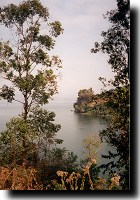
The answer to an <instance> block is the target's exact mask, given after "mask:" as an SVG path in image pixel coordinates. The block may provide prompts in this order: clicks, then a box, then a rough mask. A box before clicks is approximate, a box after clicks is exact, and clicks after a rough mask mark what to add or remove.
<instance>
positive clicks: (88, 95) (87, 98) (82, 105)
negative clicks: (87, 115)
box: [73, 88, 94, 113]
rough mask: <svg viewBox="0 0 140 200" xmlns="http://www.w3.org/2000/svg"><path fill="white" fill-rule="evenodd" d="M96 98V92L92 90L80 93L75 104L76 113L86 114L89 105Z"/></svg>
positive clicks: (84, 90)
mask: <svg viewBox="0 0 140 200" xmlns="http://www.w3.org/2000/svg"><path fill="white" fill-rule="evenodd" d="M93 98H94V92H93V90H92V88H90V89H83V90H80V91H79V92H78V98H77V102H76V103H74V105H73V106H74V109H75V111H76V112H82V113H84V112H86V111H87V110H88V106H87V104H88V103H90V102H92V100H93Z"/></svg>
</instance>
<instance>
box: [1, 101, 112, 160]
mask: <svg viewBox="0 0 140 200" xmlns="http://www.w3.org/2000/svg"><path fill="white" fill-rule="evenodd" d="M72 105H73V103H72V102H69V103H62V102H59V103H57V104H56V102H52V103H51V104H49V105H47V106H45V108H47V109H48V110H49V111H54V112H55V113H56V118H55V122H54V123H59V124H61V130H60V131H59V132H58V133H57V138H59V139H63V140H64V142H63V144H62V146H63V147H66V148H67V149H68V150H70V151H73V152H74V153H75V154H76V155H77V156H78V160H80V159H84V158H85V156H86V154H85V153H84V152H85V148H84V147H83V140H84V139H85V138H87V137H89V136H94V135H97V134H99V131H101V130H103V129H105V128H106V127H107V124H106V122H105V121H103V120H102V119H101V118H99V117H96V116H91V115H90V116H88V115H83V114H78V113H75V112H74V111H73V110H72V109H73V107H72ZM21 112H22V108H21V106H20V105H16V104H8V103H4V104H0V130H3V129H5V124H6V122H7V121H8V120H9V119H10V118H11V117H14V116H17V115H18V114H20V113H21ZM110 149H111V147H109V146H108V145H107V144H106V143H105V142H104V143H103V147H102V149H101V150H100V151H99V163H100V162H103V159H101V158H100V157H101V156H100V155H101V153H106V152H107V151H108V150H110Z"/></svg>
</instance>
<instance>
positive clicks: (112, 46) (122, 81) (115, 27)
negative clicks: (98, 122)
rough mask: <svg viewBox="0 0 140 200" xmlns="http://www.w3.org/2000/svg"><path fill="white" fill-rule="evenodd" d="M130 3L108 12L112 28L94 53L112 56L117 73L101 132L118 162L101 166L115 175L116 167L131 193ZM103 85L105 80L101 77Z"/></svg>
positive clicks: (121, 1) (120, 3) (122, 1)
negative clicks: (112, 149) (108, 118)
mask: <svg viewBox="0 0 140 200" xmlns="http://www.w3.org/2000/svg"><path fill="white" fill-rule="evenodd" d="M129 3H130V2H129V0H127V1H126V0H117V7H118V8H117V9H116V10H112V11H110V12H107V15H106V16H105V17H107V16H108V19H109V21H110V22H111V23H112V27H111V28H110V29H108V31H106V32H104V31H103V32H102V36H103V38H104V40H103V42H101V44H99V43H98V42H96V43H95V47H94V48H93V49H92V50H91V51H92V52H94V53H96V52H98V51H102V52H103V53H107V54H108V55H109V60H108V63H109V64H110V65H111V68H112V69H113V71H114V72H115V76H114V80H113V81H108V84H111V85H112V86H113V87H115V89H114V90H111V91H109V92H108V93H106V94H107V95H108V94H109V95H108V102H107V104H106V106H107V108H108V111H109V113H110V115H111V118H110V121H109V126H108V128H107V129H106V130H103V131H101V133H100V137H101V138H102V139H105V140H106V142H107V143H109V144H110V145H112V146H114V147H115V148H116V151H117V153H113V152H109V154H108V155H107V156H103V157H106V158H107V159H111V158H113V157H114V158H116V160H117V162H116V163H114V162H112V161H111V162H108V163H107V164H105V165H104V164H103V165H102V166H103V167H105V168H106V170H107V171H109V168H110V171H111V173H113V168H114V167H115V168H116V167H117V169H118V171H119V174H120V176H121V179H120V181H121V186H122V188H123V189H124V190H128V189H129V187H130V183H129V176H130V174H129V173H130V171H129V159H130V155H129V153H130V146H129V143H130V141H129V128H130V125H129V124H130V119H129V114H130V113H129V107H130V102H129V96H130V91H129V87H130V81H129V43H130V41H129V40H130V39H129V37H130V5H129ZM100 80H101V81H102V82H103V84H104V86H106V84H105V79H104V78H100Z"/></svg>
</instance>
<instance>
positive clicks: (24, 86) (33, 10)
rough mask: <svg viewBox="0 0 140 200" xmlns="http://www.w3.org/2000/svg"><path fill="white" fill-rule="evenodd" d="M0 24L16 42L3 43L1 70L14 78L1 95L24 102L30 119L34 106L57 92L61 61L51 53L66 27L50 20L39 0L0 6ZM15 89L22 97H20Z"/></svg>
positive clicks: (1, 90) (0, 44) (7, 76)
mask: <svg viewBox="0 0 140 200" xmlns="http://www.w3.org/2000/svg"><path fill="white" fill-rule="evenodd" d="M0 24H1V25H3V26H5V27H6V28H8V29H10V31H11V32H12V35H13V40H12V41H7V42H3V41H1V42H0V73H1V76H2V78H3V79H5V80H8V81H10V84H9V83H8V84H7V85H6V84H5V85H3V86H2V87H1V88H0V97H2V98H4V99H6V100H7V101H8V102H12V101H13V100H15V101H19V102H21V103H22V104H23V108H24V112H23V116H24V120H26V119H27V116H28V114H29V111H30V110H31V108H32V107H35V106H36V105H43V104H45V103H47V102H48V99H49V98H50V97H51V96H53V95H54V94H55V93H56V92H57V82H56V79H57V75H58V74H56V70H57V69H58V68H60V67H61V60H60V59H59V57H58V56H52V57H50V56H49V54H48V52H49V51H50V50H51V49H53V48H54V46H55V38H56V37H57V36H59V35H60V34H61V33H62V32H63V28H62V25H61V23H60V22H59V21H54V22H49V11H48V8H46V7H43V5H42V4H41V3H40V1H39V0H27V1H24V2H22V3H20V4H19V5H14V4H9V5H8V6H5V7H3V8H0ZM9 85H10V86H9ZM15 88H17V90H18V91H19V92H20V93H21V94H22V97H23V98H22V100H21V99H17V98H16V90H15Z"/></svg>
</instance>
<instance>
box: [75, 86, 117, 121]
mask: <svg viewBox="0 0 140 200" xmlns="http://www.w3.org/2000/svg"><path fill="white" fill-rule="evenodd" d="M113 92H115V90H112V89H111V90H109V91H104V92H101V93H100V94H95V95H94V92H93V90H92V88H90V89H83V90H80V91H79V92H78V98H77V101H76V103H74V105H73V106H74V110H75V112H77V113H83V114H89V115H91V114H96V115H100V116H106V118H107V117H109V116H110V112H108V108H110V109H111V107H112V105H113V102H112V100H111V99H110V98H109V97H110V96H111V94H113ZM107 112H108V113H107Z"/></svg>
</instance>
